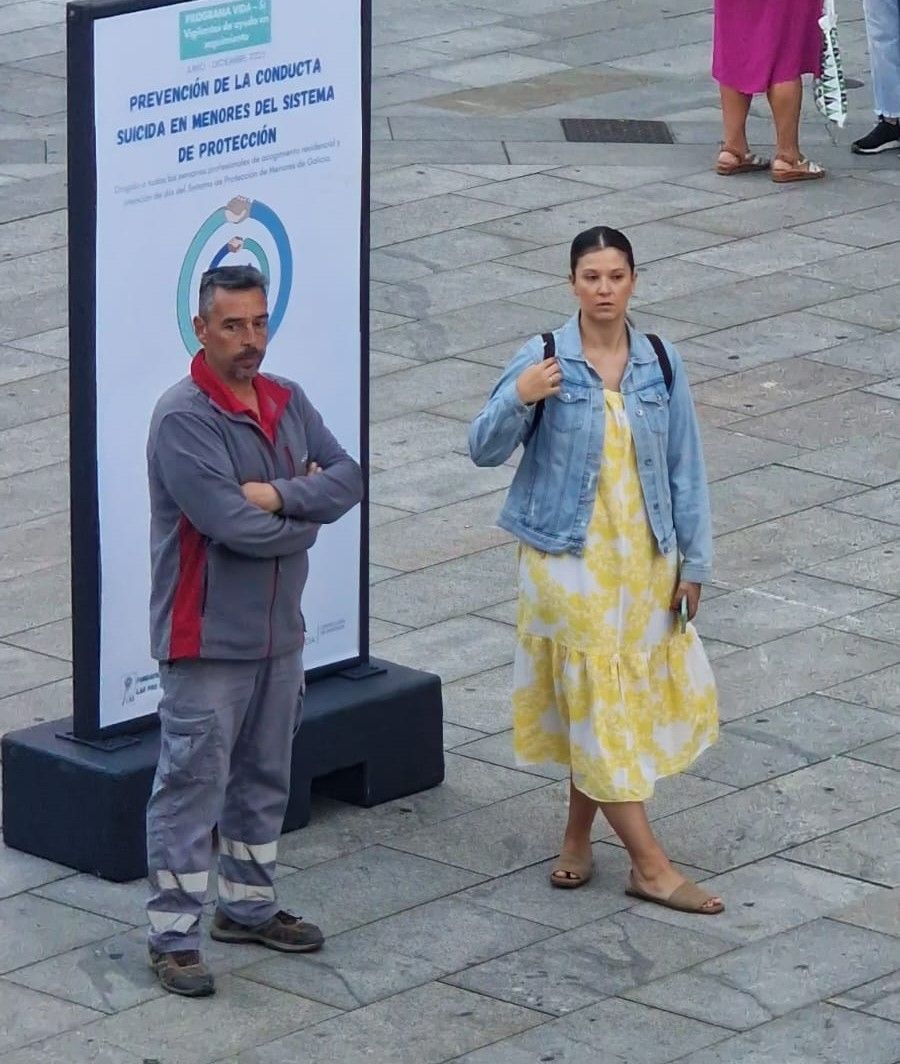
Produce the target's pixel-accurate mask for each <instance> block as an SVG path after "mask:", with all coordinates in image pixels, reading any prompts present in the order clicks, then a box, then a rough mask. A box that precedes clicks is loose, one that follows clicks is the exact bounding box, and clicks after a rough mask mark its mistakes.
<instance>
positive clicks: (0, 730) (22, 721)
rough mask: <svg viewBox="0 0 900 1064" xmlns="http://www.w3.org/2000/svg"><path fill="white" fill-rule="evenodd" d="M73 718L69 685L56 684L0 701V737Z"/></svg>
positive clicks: (66, 683)
mask: <svg viewBox="0 0 900 1064" xmlns="http://www.w3.org/2000/svg"><path fill="white" fill-rule="evenodd" d="M71 715H72V682H71V680H59V681H57V682H56V683H49V684H45V685H44V686H43V687H36V688H34V689H32V690H28V691H22V692H21V693H20V694H17V695H10V696H9V697H8V698H2V699H0V735H4V734H5V733H6V732H9V731H14V730H15V729H17V728H27V727H29V726H31V725H32V724H40V723H41V722H42V721H45V720H59V719H60V718H61V717H65V716H69V717H71Z"/></svg>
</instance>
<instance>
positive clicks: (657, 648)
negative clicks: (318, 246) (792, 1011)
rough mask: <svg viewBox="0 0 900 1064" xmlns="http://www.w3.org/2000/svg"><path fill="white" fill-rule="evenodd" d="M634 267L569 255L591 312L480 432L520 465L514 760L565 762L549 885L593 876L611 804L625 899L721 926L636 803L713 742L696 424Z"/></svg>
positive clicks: (534, 347)
mask: <svg viewBox="0 0 900 1064" xmlns="http://www.w3.org/2000/svg"><path fill="white" fill-rule="evenodd" d="M636 278H637V274H636V271H635V267H634V256H633V252H632V249H631V245H630V243H629V241H628V240H627V238H626V237H625V236H624V234H622V233H620V232H618V230H615V229H610V228H608V227H605V226H598V227H596V228H594V229H589V230H587V231H586V232H584V233H581V234H579V235H578V236H577V237H576V238H575V241H574V242H573V244H572V251H571V274H570V282H571V284H572V287H573V291H574V294H575V296H576V298H577V299H578V302H579V304H580V309H579V311H578V313H577V314H576V315H575V316H574V317H573V318H572V319H571V320H570V321H569V322H568V323H567V324H566V325H565V326H564V327H563V328H562V329H559V330H557V331H556V332H555V333H553V334H547V335H545V336H544V337H535V338H534V339H533V340H531V341H529V343H528V344H526V345H525V347H523V348H522V350H521V351H520V352H519V354H518V355H517V356H516V357H515V358H514V359H513V360H512V362H511V363H510V365H509V367H508V368H507V370H506V371H505V373H504V375H503V377H502V378H501V380H500V382H499V383H498V385H497V387H496V388H495V389H494V391H493V393H492V395H491V397H490V399H489V400H488V403H487V404H486V406H485V408H484V409H483V410H482V412H481V413H480V414H479V415H478V417H477V418H476V419H475V421H474V422H473V424H472V427H471V430H470V437H469V445H470V451H471V454H472V457H473V460H474V461H475V462H476V463H477V464H479V465H497V464H499V463H501V462H504V461H506V459H507V458H508V457H509V455H510V454H511V453H512V452H513V450H515V448H516V447H517V446H518V444H519V443H522V444H524V448H525V450H524V454H523V456H522V460H521V462H520V464H519V466H518V469H517V471H516V476H515V478H514V480H513V484H512V486H511V488H510V492H509V496H508V498H507V501H506V504H505V505H504V508H503V512H502V514H501V517H500V521H499V523H500V524H501V525H502V526H503V527H504V528H506V529H507V530H509V531H511V532H512V533H513V534H515V535H516V536H517V537H518V538H519V540H520V543H521V546H520V551H519V611H518V645H517V649H516V660H515V668H514V692H513V724H514V743H515V751H516V757H517V760H518V761H519V762H520V763H523V764H531V763H540V762H546V761H555V762H559V763H561V764H565V765H568V766H570V769H571V786H570V802H569V817H568V824H567V827H566V832H565V837H564V840H563V845H562V849H561V853H560V857H559V860H558V861H557V862H556V865H555V867H554V869H553V871H552V873H551V883H552V884H553V886H556V887H564V888H573V887H579V886H582V885H583V884H584V883H586V882H587V881H588V880H589V879H590V876H591V873H592V870H593V860H592V851H591V828H592V825H593V821H594V817H595V814H596V811H597V809H598V808H599V809H600V810H601V811H602V812H603V814H604V816H605V817H606V819H607V820H608V821H609V823H610V825H611V826H612V828H613V829H614V831H615V832H616V834H617V835H618V836H619V838H620V839H621V840H622V842H623V843H624V845H625V847H626V848H627V850H628V853H629V855H630V857H631V863H632V871H631V875H630V877H629V882H628V885H627V892H628V893H629V894H632V895H635V896H637V897H640V898H644V899H646V900H649V901H653V902H657V903H659V904H661V905H666V906H669V907H671V908H676V909H680V910H684V911H688V912H696V913H702V914H707V915H713V914H715V913H718V912H721V911H722V910H723V909H724V905H723V903H722V900H721V899H720V898H718V897H714V896H710V895H709V894H707V893H706V892H705V891H703V890H702V889H701V888H700V887H698V886H697V885H696V884H695V883H692V882H690V881H689V880H686V879H685V877H684V876H682V875H681V874H680V873H679V872H678V871H677V870H676V869H675V868H674V867H673V865H672V864H671V862H670V861H669V859H668V857H667V856H666V854H665V852H664V851H663V849H662V847H661V846H660V844H659V842H658V841H657V839H656V838H655V836H654V834H653V831H652V829H651V827H650V823H649V821H648V819H647V815H646V811H645V808H644V802H645V801H646V800H647V799H648V798H650V797H651V796H652V794H653V790H654V785H655V783H656V780H658V779H660V778H662V777H664V776H670V775H674V774H675V773H678V772H681V771H683V770H684V769H686V768H687V767H688V766H689V765H690V764H691V762H692V761H694V759H695V758H696V757H697V756H698V755H699V754H700V753H702V751H703V750H705V749H706V748H707V747H708V746H710V745H711V744H712V743H713V742H715V740H716V737H717V735H718V713H717V703H716V688H715V682H714V679H713V675H712V671H711V669H710V667H709V663H708V661H707V659H706V655H705V653H704V651H703V647H702V645H701V643H700V640H699V637H698V636H697V633H696V630H695V629H694V627H693V625H691V624H689V623H688V624H686V623H684V620H683V619H682V610H683V611H684V615H685V619H693V617H694V615H695V614H696V612H697V608H698V604H699V600H700V591H701V585H702V583H704V582H705V581H707V580H708V579H709V577H710V573H711V529H710V513H709V499H708V493H707V489H706V475H705V471H704V466H703V456H702V450H701V446H700V438H699V430H698V426H697V419H696V415H695V413H694V408H693V403H692V401H691V397H690V391H689V388H688V384H687V378H686V375H685V371H684V366H683V364H682V362H681V359H680V358H679V356H678V354H677V352H676V351H675V350H674V348H672V347H670V346H668V345H665V344H663V343H662V342H661V341H660V340H658V338H656V337H652V338H651V337H647V336H644V335H643V334H641V333H639V332H637V330H635V329H633V328H632V327H631V326H630V324H629V321H628V317H627V313H628V304H629V300H630V298H631V295H632V293H633V292H634V288H635V282H636Z"/></svg>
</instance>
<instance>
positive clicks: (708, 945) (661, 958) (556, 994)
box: [448, 913, 729, 1016]
mask: <svg viewBox="0 0 900 1064" xmlns="http://www.w3.org/2000/svg"><path fill="white" fill-rule="evenodd" d="M728 948H729V947H728V945H727V944H726V943H725V942H723V941H722V940H721V939H718V938H714V937H713V936H712V935H708V934H704V933H702V932H701V931H699V930H692V931H686V930H683V929H681V928H679V929H677V930H674V929H672V928H663V927H662V925H661V924H659V923H657V922H656V921H654V920H644V919H642V918H641V917H639V916H633V915H631V914H630V913H621V914H618V915H614V916H608V917H606V918H605V919H603V920H598V921H596V922H594V923H591V924H586V925H585V926H584V927H580V928H576V929H575V930H573V931H567V932H565V933H564V934H561V935H557V936H555V937H554V938H550V939H547V940H546V941H543V942H538V943H536V944H534V945H531V946H526V947H525V948H524V949H518V950H515V951H513V952H508V953H506V954H505V955H504V956H502V957H497V958H495V959H494V960H490V961H487V962H486V963H484V964H480V965H477V966H475V967H472V968H469V969H468V970H466V971H465V972H461V973H459V974H458V975H454V976H451V977H450V979H449V980H448V981H449V982H451V983H453V984H454V985H456V986H463V987H465V988H466V989H467V990H474V991H476V992H477V993H480V994H486V995H488V996H489V997H494V998H499V999H500V1000H503V1001H510V1002H513V1003H514V1004H518V1005H523V1006H526V1007H530V1008H537V1009H540V1010H541V1011H542V1012H549V1013H552V1014H555V1015H558V1016H561V1015H565V1014H566V1013H569V1012H574V1011H575V1010H576V1009H579V1008H584V1007H585V1006H587V1005H591V1004H593V1003H594V1002H596V1001H598V1000H599V999H600V998H603V997H606V996H608V995H610V994H621V993H622V992H623V991H625V990H628V989H630V988H631V987H635V986H642V985H643V984H645V983H648V982H650V981H651V980H653V979H657V978H659V977H660V976H662V975H665V974H668V973H670V972H676V971H678V970H680V969H681V968H688V967H690V966H692V965H694V964H696V963H697V962H698V961H702V960H705V959H706V958H708V957H714V956H716V954H718V953H722V952H723V951H725V950H727V949H728Z"/></svg>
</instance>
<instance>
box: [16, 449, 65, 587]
mask: <svg viewBox="0 0 900 1064" xmlns="http://www.w3.org/2000/svg"><path fill="white" fill-rule="evenodd" d="M68 491H69V471H68V467H67V466H66V465H64V464H58V465H53V466H44V467H42V468H40V469H36V470H32V471H30V472H28V473H19V474H17V475H14V476H9V477H6V478H5V479H2V480H0V528H4V529H12V528H14V527H15V526H16V525H18V524H20V523H22V522H34V521H38V520H40V519H42V518H46V517H49V516H51V515H55V514H59V513H60V512H61V511H63V510H65V509H66V508H67V506H68ZM53 535H54V534H53V532H48V533H47V537H46V539H47V540H52V539H53ZM14 536H15V533H14V532H12V531H11V532H10V533H9V538H10V539H12V538H14ZM10 545H11V546H12V544H10ZM45 549H46V550H47V552H48V555H47V556H45V559H44V561H47V560H49V553H52V551H53V549H54V548H53V547H52V545H51V544H50V543H49V542H48V543H47V544H46V546H45ZM19 564H20V565H22V566H24V567H25V568H26V569H27V568H28V562H27V561H26V560H23V561H22V562H20V563H19ZM15 565H16V562H15V561H14V560H11V561H10V562H9V563H7V572H12V571H13V570H14V568H15ZM42 567H45V566H42ZM32 571H34V570H33V569H32Z"/></svg>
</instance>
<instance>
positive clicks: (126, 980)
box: [6, 914, 165, 1014]
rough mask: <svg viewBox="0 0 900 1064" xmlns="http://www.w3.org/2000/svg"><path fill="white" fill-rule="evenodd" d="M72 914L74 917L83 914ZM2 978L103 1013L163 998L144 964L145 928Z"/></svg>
mask: <svg viewBox="0 0 900 1064" xmlns="http://www.w3.org/2000/svg"><path fill="white" fill-rule="evenodd" d="M72 915H73V916H75V918H76V919H78V918H80V916H81V915H82V914H72ZM6 978H7V979H9V980H10V981H11V982H14V983H17V984H19V985H20V986H27V987H29V988H30V989H32V990H39V991H41V992H42V993H44V994H50V995H52V996H53V997H54V998H61V999H62V1000H64V1001H71V1002H73V1003H74V1004H76V1005H82V1006H84V1007H85V1008H90V1009H94V1010H96V1011H97V1012H102V1013H107V1014H112V1013H116V1012H122V1011H123V1010H125V1009H130V1008H132V1007H134V1006H135V1005H140V1004H143V1003H144V1002H145V1001H152V1000H153V999H154V998H160V997H164V996H165V991H164V990H163V989H162V987H161V986H160V985H159V981H158V980H157V978H156V975H155V973H154V972H153V970H152V969H151V968H150V966H149V964H148V963H147V937H146V932H145V931H143V930H141V931H140V932H138V933H137V934H135V933H134V932H131V933H126V934H120V935H115V936H114V937H112V938H107V939H105V940H104V941H103V942H97V943H94V944H92V945H89V946H83V947H82V948H81V949H76V950H71V951H69V952H67V953H63V954H61V955H60V956H57V957H51V958H50V959H49V960H45V961H42V962H41V963H39V964H32V965H29V966H28V967H27V968H20V969H18V971H15V972H13V973H11V974H9V975H7V976H6Z"/></svg>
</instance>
